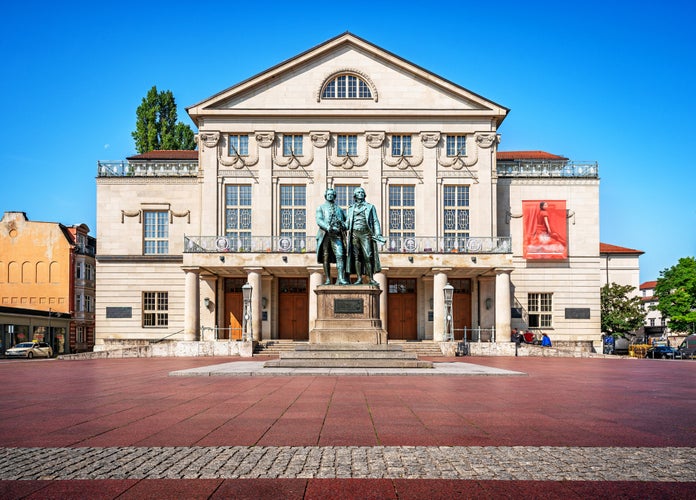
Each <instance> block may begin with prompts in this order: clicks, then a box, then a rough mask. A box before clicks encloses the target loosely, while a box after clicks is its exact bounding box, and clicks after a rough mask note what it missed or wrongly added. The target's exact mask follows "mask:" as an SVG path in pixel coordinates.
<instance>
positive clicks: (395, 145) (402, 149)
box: [392, 135, 411, 156]
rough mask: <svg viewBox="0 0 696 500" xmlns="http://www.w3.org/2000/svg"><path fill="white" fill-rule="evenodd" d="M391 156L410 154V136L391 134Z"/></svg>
mask: <svg viewBox="0 0 696 500" xmlns="http://www.w3.org/2000/svg"><path fill="white" fill-rule="evenodd" d="M392 156H411V136H410V135H395V136H392Z"/></svg>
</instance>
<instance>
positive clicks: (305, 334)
mask: <svg viewBox="0 0 696 500" xmlns="http://www.w3.org/2000/svg"><path fill="white" fill-rule="evenodd" d="M278 288H279V290H278V338H281V339H288V340H308V339H309V295H308V290H307V279H306V278H281V279H280V280H279V281H278Z"/></svg>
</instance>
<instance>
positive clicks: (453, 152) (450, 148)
mask: <svg viewBox="0 0 696 500" xmlns="http://www.w3.org/2000/svg"><path fill="white" fill-rule="evenodd" d="M465 155H466V136H465V135H448V136H447V156H465Z"/></svg>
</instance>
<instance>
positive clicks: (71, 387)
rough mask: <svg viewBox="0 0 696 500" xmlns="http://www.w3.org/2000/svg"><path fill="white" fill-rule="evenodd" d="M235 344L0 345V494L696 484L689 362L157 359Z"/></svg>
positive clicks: (620, 488) (418, 492)
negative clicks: (455, 369) (386, 371)
mask: <svg viewBox="0 0 696 500" xmlns="http://www.w3.org/2000/svg"><path fill="white" fill-rule="evenodd" d="M236 361H241V360H236V359H230V358H227V359H213V358H187V359H123V360H89V361H60V360H34V361H23V360H18V361H9V360H3V361H0V377H2V380H3V382H4V387H5V389H6V390H5V391H4V394H3V397H2V399H1V400H0V497H1V498H230V497H234V498H399V499H403V498H423V497H427V498H452V497H467V498H525V497H544V498H587V497H598V498H616V497H622V498H696V404H695V403H694V401H696V389H695V388H694V385H693V381H694V380H696V377H695V375H696V361H671V360H665V361H663V360H628V359H568V358H540V359H535V358H465V360H460V359H454V358H453V359H448V361H450V362H454V363H456V362H462V361H465V362H466V363H474V364H476V365H478V366H479V367H480V368H481V369H482V370H485V369H487V368H495V369H496V370H500V371H501V372H502V371H503V370H505V371H515V372H518V373H522V374H523V375H521V376H513V377H509V376H485V377H480V376H472V377H463V376H439V377H418V376H409V377H396V376H371V377H359V376H349V375H341V376H327V375H324V376H294V377H293V376H277V377H257V376H237V377H200V376H199V377H171V376H169V373H170V372H173V371H180V370H186V369H202V368H203V367H206V366H208V365H211V364H220V363H232V362H236Z"/></svg>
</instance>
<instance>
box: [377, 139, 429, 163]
mask: <svg viewBox="0 0 696 500" xmlns="http://www.w3.org/2000/svg"><path fill="white" fill-rule="evenodd" d="M415 149H417V151H413V154H412V155H404V154H401V155H399V156H392V155H391V151H390V148H389V145H388V144H386V143H385V145H384V164H385V165H387V166H388V167H396V168H398V169H399V170H406V169H407V168H413V167H417V166H418V165H420V164H421V163H423V144H422V143H421V145H420V147H417V148H415Z"/></svg>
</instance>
